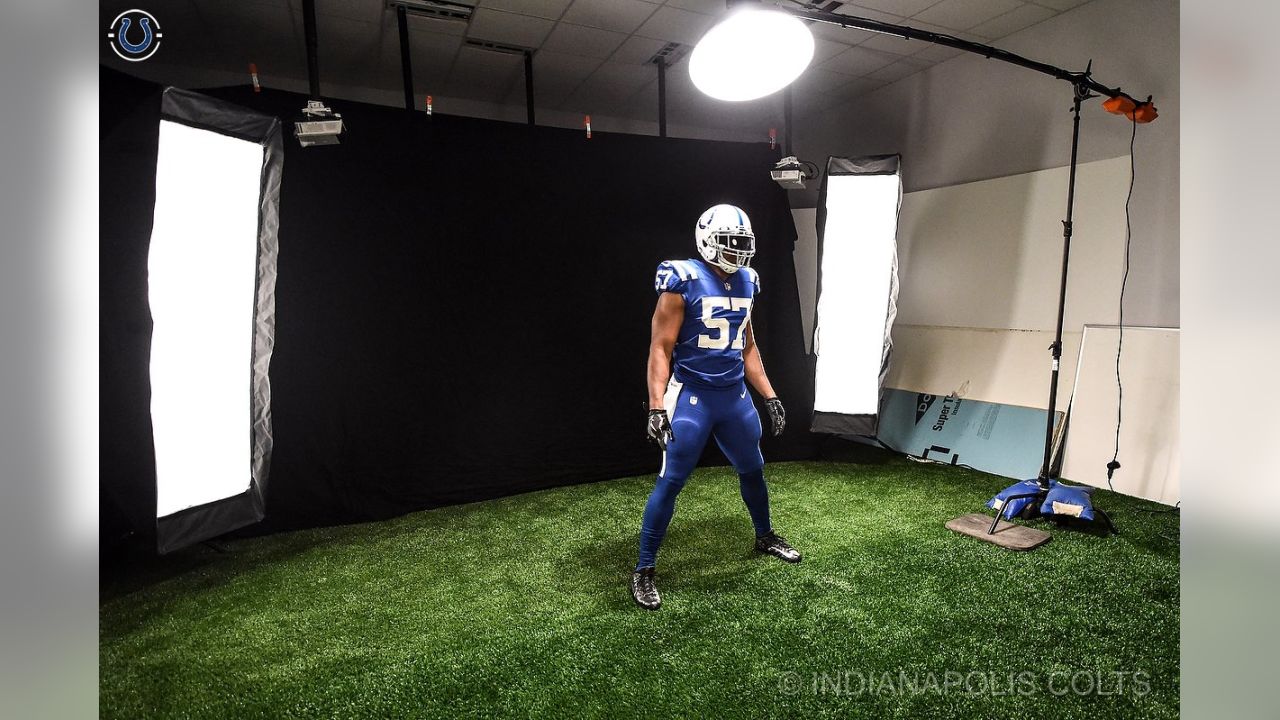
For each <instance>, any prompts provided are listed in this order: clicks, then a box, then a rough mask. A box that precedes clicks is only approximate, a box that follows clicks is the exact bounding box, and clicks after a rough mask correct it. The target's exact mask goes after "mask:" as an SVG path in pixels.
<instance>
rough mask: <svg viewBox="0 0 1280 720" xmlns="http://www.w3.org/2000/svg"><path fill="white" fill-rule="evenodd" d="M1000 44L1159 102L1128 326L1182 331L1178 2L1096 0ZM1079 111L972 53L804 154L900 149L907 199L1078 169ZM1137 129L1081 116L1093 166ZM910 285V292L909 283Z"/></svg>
mask: <svg viewBox="0 0 1280 720" xmlns="http://www.w3.org/2000/svg"><path fill="white" fill-rule="evenodd" d="M996 45H997V46H998V47H1001V48H1003V49H1007V50H1010V51H1012V52H1015V53H1019V54H1022V55H1025V56H1027V57H1030V58H1032V59H1036V60H1041V61H1044V62H1048V63H1051V64H1055V65H1059V66H1062V67H1066V68H1069V69H1083V68H1084V65H1085V63H1086V62H1088V61H1089V59H1090V58H1092V59H1093V69H1094V73H1095V77H1096V79H1098V80H1099V81H1101V82H1104V83H1108V84H1111V85H1120V86H1121V87H1122V88H1123V89H1125V90H1126V91H1129V92H1132V93H1134V94H1142V95H1146V94H1152V95H1154V96H1155V100H1156V106H1157V107H1158V108H1159V109H1160V118H1159V119H1158V120H1157V121H1156V122H1154V123H1152V124H1150V125H1142V126H1139V128H1138V138H1137V150H1136V152H1135V155H1136V157H1137V178H1138V180H1137V185H1136V187H1135V189H1134V197H1133V204H1132V211H1133V217H1134V237H1133V255H1132V262H1133V268H1134V271H1133V274H1132V275H1131V276H1130V279H1129V288H1128V292H1127V293H1126V296H1125V297H1126V315H1125V321H1126V323H1132V324H1140V325H1152V326H1161V327H1176V326H1177V325H1178V324H1179V312H1178V65H1179V63H1178V51H1179V48H1178V7H1177V3H1176V2H1173V1H1172V0H1094V1H1093V2H1090V3H1086V4H1085V5H1082V6H1080V7H1078V8H1075V9H1073V10H1071V11H1068V12H1066V13H1063V14H1061V15H1058V16H1056V17H1054V18H1051V19H1050V20H1048V21H1046V22H1043V23H1041V24H1039V25H1034V26H1032V27H1030V28H1028V29H1026V30H1024V31H1022V32H1019V33H1015V34H1014V35H1011V36H1009V37H1007V38H1004V39H1002V40H1000V41H999V42H997V43H996ZM1070 106H1071V89H1070V87H1069V86H1068V85H1067V84H1066V83H1065V82H1062V81H1059V80H1054V79H1052V78H1050V77H1048V76H1044V75H1040V74H1038V73H1035V72H1033V71H1030V70H1026V69H1023V68H1019V67H1016V66H1013V65H1008V64H1005V63H1001V62H998V61H992V60H987V59H985V58H982V57H979V56H977V55H968V54H966V55H962V56H960V57H957V58H954V59H952V60H948V61H946V62H944V63H941V64H939V65H936V66H934V67H932V68H930V69H928V70H926V71H924V72H922V73H919V74H917V75H913V76H911V77H908V78H905V79H903V80H901V81H899V82H897V83H894V84H891V85H888V86H886V87H884V88H881V89H879V90H876V91H875V92H872V93H870V94H868V95H865V96H862V97H860V98H857V99H855V100H853V101H850V102H849V103H847V104H845V105H842V106H838V107H836V108H834V109H832V110H829V111H826V112H824V113H822V114H821V115H819V116H816V117H813V118H807V119H804V120H802V121H801V122H798V123H797V128H796V131H795V143H796V150H797V152H798V154H799V155H800V156H801V157H803V158H805V159H809V160H813V161H815V162H819V163H821V162H822V161H823V160H825V158H826V157H827V156H828V155H860V154H871V153H889V152H897V153H901V154H902V156H903V183H904V186H905V189H906V190H907V191H908V192H911V191H916V190H922V189H928V188H938V187H946V186H950V185H956V184H959V183H966V182H972V181H974V180H982V179H988V178H996V177H1004V176H1010V175H1015V174H1019V173H1026V172H1029V171H1034V170H1043V169H1047V168H1055V167H1062V166H1065V165H1067V163H1068V161H1069V159H1070V138H1071V114H1070V112H1069V110H1070ZM1131 128H1132V126H1131V123H1129V122H1128V121H1127V120H1126V119H1124V118H1121V117H1118V116H1114V115H1109V114H1107V113H1106V112H1104V111H1103V110H1102V109H1101V106H1100V101H1099V100H1096V99H1095V100H1091V101H1089V102H1088V103H1087V105H1086V109H1085V112H1084V113H1083V124H1082V130H1081V147H1080V157H1081V160H1082V161H1084V162H1088V161H1093V160H1100V159H1104V158H1119V157H1123V156H1126V155H1128V152H1129V148H1128V145H1129V134H1130V130H1131ZM1083 184H1084V183H1083V180H1082V186H1083ZM816 201H817V192H816V188H814V189H813V190H810V191H803V192H793V193H792V203H793V207H813V206H815V205H816ZM1063 205H1065V197H1064V198H1063ZM1059 212H1061V211H1059ZM1079 219H1080V220H1084V219H1085V218H1083V217H1082V218H1079ZM1052 241H1053V239H1052V238H1045V242H1052ZM904 265H905V263H904ZM1074 267H1075V269H1076V271H1077V272H1080V273H1084V274H1089V273H1094V272H1102V271H1107V272H1109V271H1110V270H1111V269H1112V268H1110V267H1106V266H1100V265H1090V264H1089V263H1088V262H1087V261H1085V260H1084V259H1082V260H1081V261H1080V263H1079V264H1076V265H1074ZM1017 269H1018V268H1016V267H1006V268H1003V269H1002V270H1001V272H1005V271H1007V272H1014V271H1016V270H1017ZM1008 279H1009V281H1010V282H1025V281H1018V280H1017V279H1016V278H1014V277H1013V276H1008ZM903 288H904V290H907V289H908V288H907V285H906V281H905V280H904V283H903ZM954 310H955V312H957V313H959V314H964V313H967V312H970V311H973V312H977V313H981V308H978V307H972V306H966V305H960V306H958V307H956V308H954ZM959 322H961V323H962V324H966V325H974V326H977V325H980V323H978V322H968V321H964V320H960V321H959ZM1009 327H1014V325H1009Z"/></svg>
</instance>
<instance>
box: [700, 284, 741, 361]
mask: <svg viewBox="0 0 1280 720" xmlns="http://www.w3.org/2000/svg"><path fill="white" fill-rule="evenodd" d="M716 310H729V311H731V312H737V311H739V310H746V312H745V313H743V315H742V324H740V325H738V327H737V332H735V333H734V335H733V344H732V345H730V344H729V334H730V332H732V331H733V328H731V326H730V324H729V318H727V317H716V316H715V312H716ZM750 318H751V298H742V297H734V298H731V297H704V298H702V324H703V325H706V326H707V329H708V330H713V331H715V335H708V334H706V333H703V334H701V335H699V336H698V347H700V348H707V349H709V350H724V349H725V348H727V347H732V348H733V349H734V350H741V349H743V348H744V347H745V346H746V343H745V340H746V339H745V338H744V337H743V332H742V331H743V329H745V328H746V327H747V320H749V319H750Z"/></svg>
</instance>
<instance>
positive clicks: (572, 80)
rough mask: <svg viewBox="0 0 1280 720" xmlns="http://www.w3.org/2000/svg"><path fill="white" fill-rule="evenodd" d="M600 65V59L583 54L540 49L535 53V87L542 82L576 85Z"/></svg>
mask: <svg viewBox="0 0 1280 720" xmlns="http://www.w3.org/2000/svg"><path fill="white" fill-rule="evenodd" d="M599 66H600V62H599V61H597V60H592V59H590V58H585V57H582V56H581V55H569V54H567V53H558V52H555V51H553V50H539V51H538V52H536V53H534V54H533V87H534V89H537V87H538V86H539V85H542V84H559V85H563V84H572V85H574V86H576V85H577V84H578V83H580V82H582V81H583V80H586V79H587V76H588V75H590V74H591V73H592V72H594V71H595V69H596V68H597V67H599ZM570 89H571V90H572V89H573V88H570Z"/></svg>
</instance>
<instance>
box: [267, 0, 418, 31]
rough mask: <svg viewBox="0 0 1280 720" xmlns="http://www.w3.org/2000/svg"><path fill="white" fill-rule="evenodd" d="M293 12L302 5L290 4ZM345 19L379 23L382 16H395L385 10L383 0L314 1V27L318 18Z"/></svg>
mask: <svg viewBox="0 0 1280 720" xmlns="http://www.w3.org/2000/svg"><path fill="white" fill-rule="evenodd" d="M291 5H292V6H293V8H294V9H295V10H301V9H302V3H300V2H298V3H291ZM322 15H329V16H332V17H341V18H347V19H348V20H359V21H361V22H370V23H375V24H376V23H379V22H380V21H381V19H382V16H383V15H391V16H393V17H394V16H395V12H393V11H391V10H387V9H386V6H385V5H384V3H383V0H316V25H317V26H319V24H320V16H322Z"/></svg>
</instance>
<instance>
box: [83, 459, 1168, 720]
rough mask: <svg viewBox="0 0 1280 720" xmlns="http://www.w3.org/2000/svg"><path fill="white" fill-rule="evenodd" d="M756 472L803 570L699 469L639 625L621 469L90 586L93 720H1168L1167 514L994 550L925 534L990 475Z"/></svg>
mask: <svg viewBox="0 0 1280 720" xmlns="http://www.w3.org/2000/svg"><path fill="white" fill-rule="evenodd" d="M767 474H768V477H769V480H770V491H771V499H772V505H773V516H774V523H775V525H776V527H777V528H778V530H779V531H780V532H781V533H782V534H783V535H785V536H786V537H787V538H788V539H789V540H790V541H791V542H792V544H794V545H795V546H796V547H797V548H798V549H800V550H801V551H803V552H804V553H805V558H804V562H803V563H801V564H799V565H786V564H783V563H781V562H779V561H777V560H775V559H772V558H767V557H763V556H758V555H755V554H754V553H753V552H751V549H750V548H751V536H752V532H751V524H750V520H749V518H748V516H747V513H746V511H745V509H744V507H743V505H742V501H741V499H740V498H739V497H738V487H737V478H736V476H735V475H734V474H733V473H732V471H731V470H730V469H729V468H709V469H701V470H698V471H697V472H695V474H694V475H693V477H692V478H691V479H690V480H689V483H688V486H687V487H686V488H685V489H684V491H683V492H682V493H681V494H680V498H679V502H678V504H677V509H676V515H675V519H674V520H673V522H672V525H671V529H670V532H669V533H668V536H667V540H666V543H665V544H664V545H663V548H662V553H661V555H660V557H659V567H658V573H659V575H658V577H659V587H660V589H661V591H662V593H663V600H664V606H663V608H662V609H661V610H659V611H657V612H647V611H644V610H641V609H640V608H638V607H637V606H635V605H634V604H633V603H632V600H631V598H630V595H629V593H628V591H627V588H626V583H627V579H628V576H629V573H630V569H631V565H632V564H633V563H634V561H635V552H636V538H637V533H638V525H639V519H640V513H641V510H642V507H643V504H644V501H645V497H646V495H647V494H648V492H649V490H650V488H651V485H652V480H651V479H650V478H648V477H645V478H634V479H625V480H615V481H609V482H602V483H597V484H592V485H581V486H576V487H566V488H560V489H555V490H548V491H543V492H537V493H531V494H527V495H520V496H516V497H509V498H503V499H499V500H494V501H489V502H483V503H476V504H471V505H463V506H456V507H449V508H442V509H437V510H430V511H425V512H419V513H414V514H411V515H407V516H404V517H401V518H397V519H394V520H390V521H387V522H381V523H371V524H366V525H354V526H345V527H335V528H325V529H317V530H309V531H304V532H296V533H290V534H285V535H277V536H272V537H263V538H255V539H248V540H238V541H234V542H231V543H228V544H227V552H225V553H222V554H218V553H214V552H212V551H209V550H207V549H195V550H192V551H190V553H188V554H187V555H186V556H185V557H184V558H175V559H172V560H170V561H169V562H174V563H183V562H185V563H187V568H188V569H186V570H185V571H184V572H178V573H176V574H171V576H170V577H167V578H166V579H163V580H160V581H158V582H153V583H151V584H149V585H146V586H144V587H141V588H139V589H132V590H128V591H120V592H114V593H110V592H108V593H105V594H104V600H103V602H102V605H101V611H100V620H101V630H100V662H101V665H100V680H101V689H100V708H101V714H102V716H103V717H120V718H142V717H209V718H233V717H237V718H238V717H341V718H348V717H379V718H381V717H496V716H536V717H547V716H550V717H576V716H603V717H623V716H636V715H639V716H643V717H653V718H660V717H671V716H681V717H808V716H864V717H903V718H907V717H910V718H917V717H942V716H946V717H963V718H978V717H984V718H988V717H999V716H1024V717H1053V718H1109V717H1115V718H1122V717H1123V718H1132V717H1176V716H1177V714H1178V696H1179V678H1178V597H1179V596H1178V547H1177V533H1178V516H1177V515H1176V514H1156V513H1150V512H1146V511H1145V510H1151V509H1159V506H1157V505H1154V504H1151V503H1145V502H1142V501H1139V500H1134V499H1132V498H1126V497H1123V496H1119V495H1114V494H1111V493H1107V492H1104V491H1099V492H1098V493H1096V495H1095V503H1096V504H1098V505H1099V506H1102V507H1106V508H1108V509H1109V510H1112V511H1113V513H1114V517H1115V520H1116V522H1117V524H1118V525H1119V526H1120V528H1121V532H1122V533H1123V534H1122V535H1120V536H1118V537H1112V538H1101V537H1096V536H1092V535H1088V534H1084V533H1081V532H1077V531H1069V530H1065V529H1060V528H1056V527H1054V526H1052V525H1049V524H1045V525H1042V527H1045V528H1046V529H1048V530H1049V531H1050V532H1051V533H1052V534H1053V536H1054V537H1053V540H1052V541H1051V542H1050V543H1049V544H1048V545H1046V546H1044V547H1042V548H1040V549H1039V550H1036V551H1034V552H1031V553H1014V552H1009V551H1006V550H1002V549H1000V548H997V547H995V546H992V545H989V544H987V543H982V542H978V541H976V540H973V539H971V538H967V537H963V536H960V535H957V534H954V533H951V532H949V531H947V530H945V529H944V528H943V523H944V522H945V521H946V520H948V519H950V518H952V517H954V516H956V515H960V514H964V513H967V512H973V511H976V510H979V509H980V508H981V504H982V503H983V501H985V500H986V499H987V498H988V497H990V495H991V494H992V493H994V492H995V491H996V490H998V489H999V488H1001V487H1003V486H1005V485H1007V484H1008V483H1009V481H1008V480H1007V479H1005V478H999V477H994V476H990V475H985V474H981V473H977V472H972V471H967V470H963V469H959V468H954V467H946V466H934V465H922V464H917V463H912V462H909V461H907V460H905V459H902V458H897V457H891V456H888V455H872V456H870V461H864V462H859V463H829V462H803V463H780V464H771V465H770V466H769V467H768V468H767ZM949 673H950V674H949ZM1117 673H1129V674H1117ZM1132 673H1143V675H1136V676H1135V675H1133V674H1132ZM1072 681H1074V682H1075V686H1076V690H1072V689H1071V683H1072Z"/></svg>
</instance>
